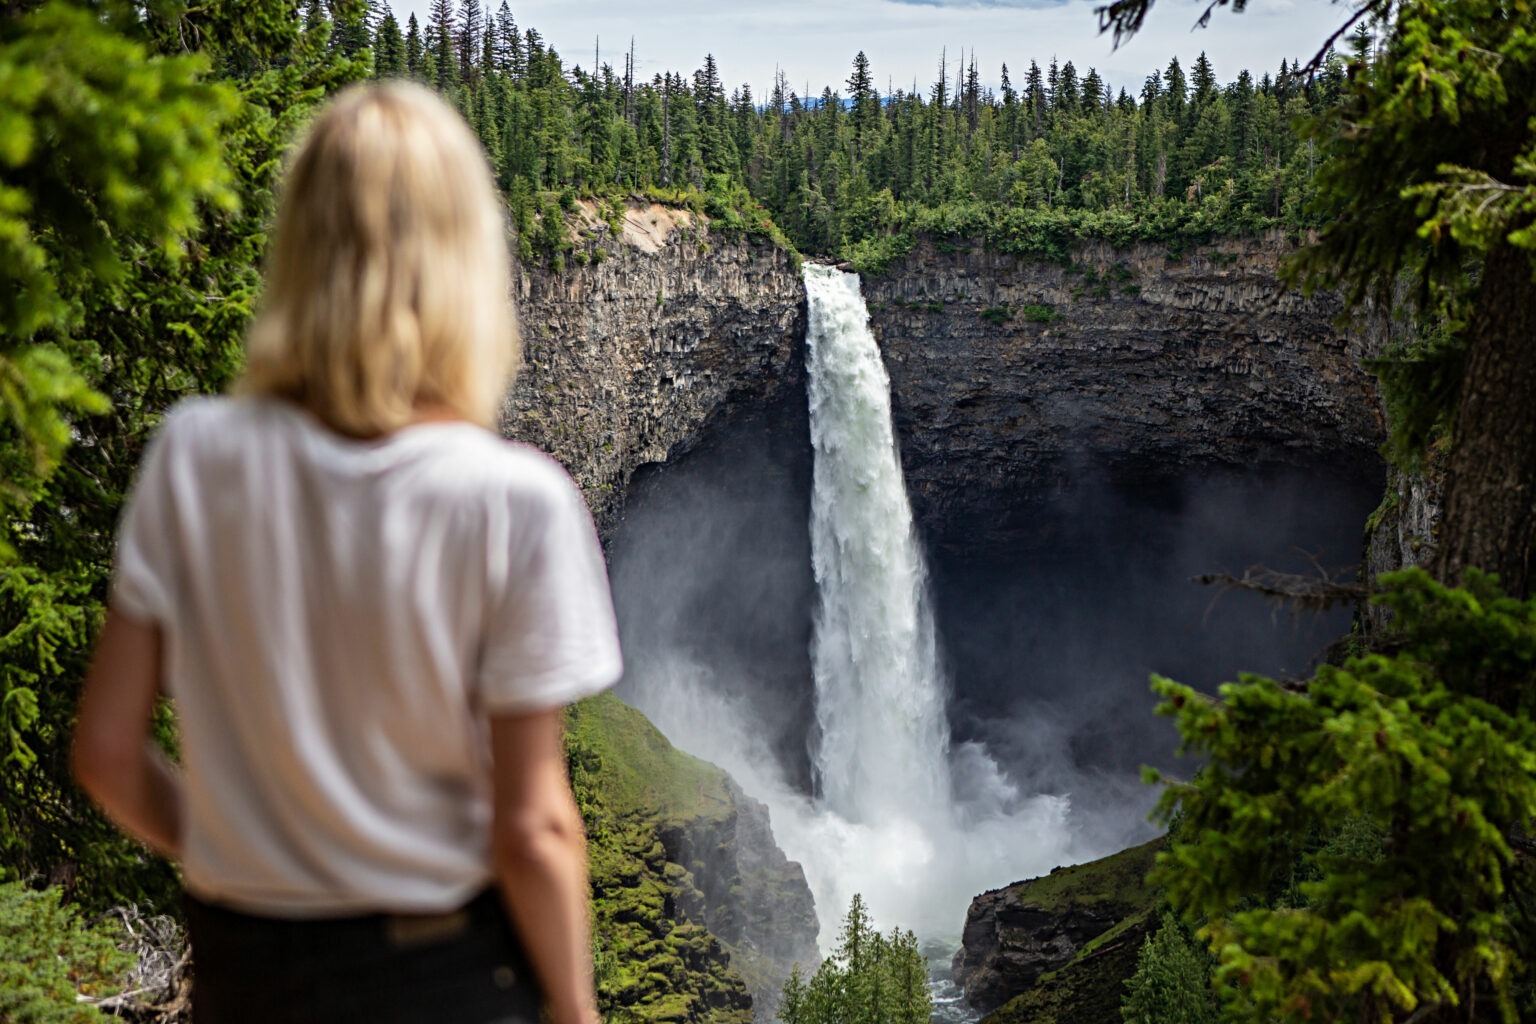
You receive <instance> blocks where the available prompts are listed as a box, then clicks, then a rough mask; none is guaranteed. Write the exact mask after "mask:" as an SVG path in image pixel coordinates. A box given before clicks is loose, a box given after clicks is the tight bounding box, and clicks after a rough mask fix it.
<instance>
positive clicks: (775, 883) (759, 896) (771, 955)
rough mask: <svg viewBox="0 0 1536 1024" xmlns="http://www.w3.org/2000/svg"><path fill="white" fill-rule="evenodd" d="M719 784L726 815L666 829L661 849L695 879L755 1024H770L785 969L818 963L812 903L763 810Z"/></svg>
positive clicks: (802, 874)
mask: <svg viewBox="0 0 1536 1024" xmlns="http://www.w3.org/2000/svg"><path fill="white" fill-rule="evenodd" d="M724 785H725V789H726V792H727V793H728V794H729V797H730V805H731V806H730V810H729V811H728V812H727V813H725V814H723V815H720V816H718V817H699V818H695V819H693V820H691V821H688V822H686V823H682V824H674V825H668V826H665V827H663V828H662V829H661V831H660V836H661V843H662V846H663V847H664V848H665V849H666V851H667V858H668V859H669V860H671V861H674V862H676V863H678V864H681V865H683V866H684V867H686V868H687V869H688V871H689V872H690V873H691V874H692V875H693V878H694V882H695V884H696V885H697V886H698V887H699V889H700V890H701V891H702V893H703V896H704V903H703V907H702V911H703V917H704V922H705V924H706V926H707V927H708V928H709V930H710V933H711V934H713V935H714V936H716V937H717V938H718V939H720V941H721V942H722V943H724V944H725V946H726V948H727V949H729V950H730V951H731V954H732V963H733V965H734V966H735V967H736V969H737V970H738V971H739V972H740V973H741V975H742V977H743V978H744V979H745V980H746V983H747V988H748V990H749V991H750V992H751V994H752V1004H753V1009H754V1011H755V1014H756V1019H757V1020H759V1021H769V1020H772V1019H773V1016H774V1011H775V1010H776V1009H777V1007H778V1003H779V987H780V986H781V985H782V984H783V981H784V978H785V977H787V976H788V973H789V969H790V968H791V967H793V966H794V965H795V964H796V963H799V964H801V965H803V966H806V967H808V968H809V967H810V966H811V965H814V964H816V963H819V962H820V959H821V957H820V954H819V952H818V951H817V947H816V935H817V923H816V903H815V901H814V900H813V899H812V898H811V891H810V889H809V888H808V887H807V885H806V882H805V872H804V871H802V870H801V868H800V865H799V864H797V863H795V862H794V861H791V860H789V859H788V858H787V857H785V856H784V851H782V850H780V849H779V847H778V845H777V843H775V841H774V838H773V830H772V828H771V827H770V825H769V821H768V808H767V807H766V806H765V805H764V804H762V803H761V802H759V801H757V800H754V799H753V798H752V797H750V796H748V795H747V794H746V793H744V792H742V790H741V787H739V786H737V785H736V783H735V782H734V781H732V780H731V779H730V778H729V777H726V779H725V781H724Z"/></svg>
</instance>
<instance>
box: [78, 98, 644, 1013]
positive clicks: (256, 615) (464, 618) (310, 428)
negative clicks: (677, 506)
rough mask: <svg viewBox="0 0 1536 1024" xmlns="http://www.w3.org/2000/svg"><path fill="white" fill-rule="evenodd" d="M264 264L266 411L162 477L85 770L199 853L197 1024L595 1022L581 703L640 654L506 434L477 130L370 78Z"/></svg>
mask: <svg viewBox="0 0 1536 1024" xmlns="http://www.w3.org/2000/svg"><path fill="white" fill-rule="evenodd" d="M269 261H270V269H269V273H268V280H267V288H266V294H265V298H264V305H263V309H262V311H261V313H260V315H259V316H258V318H257V320H256V323H255V325H254V326H253V327H252V329H251V333H250V338H249V352H248V356H249V361H248V370H247V374H246V377H245V380H244V382H243V385H242V387H241V388H240V393H239V394H238V395H236V396H234V397H226V398H208V399H199V400H194V401H189V402H186V403H183V404H181V405H179V406H177V407H176V408H175V409H174V410H172V412H171V413H170V414H169V415H168V416H167V417H166V419H165V422H164V423H163V425H162V426H161V428H160V430H159V432H158V434H157V436H156V437H155V439H154V440H153V441H152V443H151V444H150V446H149V448H148V450H147V452H146V454H145V456H144V461H143V464H142V465H141V466H140V469H139V478H138V481H137V483H136V485H135V488H134V491H133V494H132V495H131V496H130V499H129V502H128V505H127V508H126V509H125V511H124V513H123V518H122V522H121V525H120V533H119V538H118V552H117V565H116V571H115V576H114V581H113V589H112V593H111V597H110V600H109V606H108V614H107V620H106V624H105V627H104V628H103V630H102V634H101V638H100V641H99V643H98V646H97V650H96V656H95V660H94V663H93V665H92V667H91V670H90V673H89V675H88V678H87V679H86V683H85V690H84V695H83V697H82V701H81V705H80V713H79V721H78V726H77V733H76V739H75V748H74V765H75V771H76V775H77V777H78V778H79V780H80V782H81V784H82V785H83V786H84V787H85V789H86V790H87V791H88V792H89V793H90V794H91V795H92V796H93V797H94V798H95V799H96V800H97V801H98V802H99V803H100V805H101V806H102V808H103V809H104V810H105V811H106V812H107V813H108V814H109V815H111V816H112V817H113V818H114V819H115V820H116V821H118V822H119V823H120V824H121V825H122V827H123V828H125V829H127V830H128V831H129V832H131V833H133V834H134V835H136V836H138V837H139V838H140V839H142V840H143V841H144V842H145V843H146V844H148V845H149V846H151V847H153V848H154V849H156V850H158V851H160V852H162V853H164V854H166V855H167V856H171V857H175V858H177V859H179V860H180V861H181V864H182V866H183V870H184V876H185V882H186V889H187V893H188V903H187V913H188V924H189V928H190V930H191V935H192V940H193V948H194V951H195V956H196V979H195V983H194V995H193V1001H194V1015H195V1019H196V1020H197V1021H199V1022H200V1024H226V1022H231V1021H262V1022H264V1024H271V1022H281V1021H327V1022H331V1021H350V1020H359V1021H369V1022H377V1021H433V1022H437V1021H466V1022H467V1021H502V1020H506V1021H530V1022H531V1021H534V1020H536V1019H537V1018H538V1016H539V1011H540V1004H541V1002H542V1004H543V1005H544V1006H545V1007H546V1008H547V1010H548V1012H549V1013H550V1014H551V1016H552V1018H553V1021H554V1022H555V1024H595V1022H596V1020H597V1013H596V1005H595V997H594V993H593V985H592V976H591V963H590V950H591V943H590V938H589V935H588V932H587V928H588V925H587V921H588V917H587V906H586V896H587V877H586V865H585V845H584V838H583V835H582V830H581V819H580V817H579V815H578V813H577V810H576V807H575V805H574V803H573V801H572V798H571V794H570V789H569V786H568V782H567V779H566V776H565V761H564V752H563V745H562V742H561V717H560V708H561V706H562V705H564V704H565V703H568V702H569V701H571V700H574V699H576V698H578V697H581V696H583V695H586V694H589V693H592V692H595V691H597V690H600V689H602V688H604V687H607V686H609V685H611V684H612V683H613V682H614V681H615V680H616V679H617V677H618V675H619V672H620V663H619V651H618V642H617V636H616V631H615V628H614V621H613V609H612V603H611V600H610V597H609V593H608V583H607V577H606V574H605V570H604V566H603V561H602V555H601V551H600V549H599V546H598V543H597V540H596V537H595V535H594V532H593V528H592V523H591V519H590V516H589V515H588V513H587V510H586V507H585V505H584V504H583V503H582V500H581V496H580V494H579V492H578V491H577V490H576V488H575V487H574V486H573V485H572V483H571V482H570V480H569V478H568V477H567V476H566V475H565V473H564V472H563V471H562V470H561V469H560V468H559V467H558V466H557V465H556V464H555V463H554V462H553V461H551V460H549V459H548V458H546V457H544V456H542V455H540V454H538V453H536V452H534V451H532V450H530V449H527V448H524V447H521V446H518V445H514V444H510V443H507V442H505V441H503V440H502V439H501V438H499V437H498V436H496V435H495V434H494V433H492V431H491V429H489V428H491V427H492V426H493V425H494V423H495V420H496V416H497V410H498V406H499V402H500V399H501V396H502V394H503V392H504V389H505V387H506V384H507V379H508V376H509V372H510V370H511V368H512V366H513V363H514V360H515V358H516V356H517V329H516V323H515V321H514V316H513V311H512V307H511V304H510V299H509V294H510V282H511V277H510V266H509V258H508V254H507V245H506V238H505V235H504V229H503V219H502V213H501V208H500V205H499V203H498V200H497V198H496V194H495V190H494V187H493V183H492V180H491V177H490V174H489V172H488V169H487V167H486V164H485V161H484V158H483V157H482V155H481V153H480V150H479V147H478V146H477V144H476V142H475V140H474V137H473V135H472V134H471V133H470V131H469V130H468V128H467V127H466V126H465V124H464V123H463V121H462V120H461V119H460V118H459V117H458V116H457V115H456V114H455V113H454V112H453V111H452V110H451V109H450V108H449V107H447V106H446V105H445V104H444V103H442V102H441V101H440V100H438V99H437V98H436V97H434V96H433V95H432V94H431V93H429V92H427V91H426V90H423V89H420V88H417V87H414V86H410V85H403V84H392V85H383V86H371V87H366V88H358V89H354V90H352V91H349V92H347V93H345V94H343V95H342V96H341V97H339V98H338V99H337V100H335V101H334V102H333V103H332V104H331V105H330V107H329V108H328V109H327V110H326V111H325V112H324V113H323V114H322V115H321V116H320V117H319V118H318V119H317V121H316V122H315V124H314V125H313V127H312V128H311V129H310V131H309V134H308V136H307V138H306V139H305V140H304V142H303V144H302V145H301V146H300V148H299V151H298V153H297V156H296V158H295V160H294V163H293V165H292V168H291V170H290V173H289V176H288V180H287V185H286V188H285V191H284V196H283V199H282V202H281V205H280V209H279V212H278V217H277V224H276V228H275V235H274V238H273V242H272V247H271V252H270V256H269ZM162 692H163V693H166V694H168V695H169V696H170V697H171V698H172V699H173V701H174V702H175V707H176V711H177V720H178V723H179V729H180V737H181V754H182V769H180V770H178V769H176V768H173V767H172V766H171V765H169V764H168V763H167V762H166V761H165V759H164V758H163V757H161V756H160V754H159V752H158V750H156V749H155V748H154V747H153V745H151V744H150V743H149V742H148V738H149V729H150V722H151V714H152V709H153V705H154V702H155V699H156V697H157V695H158V694H160V693H162Z"/></svg>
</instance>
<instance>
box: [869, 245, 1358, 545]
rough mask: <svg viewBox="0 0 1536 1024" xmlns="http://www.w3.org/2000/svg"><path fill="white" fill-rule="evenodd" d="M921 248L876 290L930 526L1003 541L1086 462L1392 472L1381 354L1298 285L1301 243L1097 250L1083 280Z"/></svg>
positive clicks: (914, 486) (911, 473) (1119, 466)
mask: <svg viewBox="0 0 1536 1024" xmlns="http://www.w3.org/2000/svg"><path fill="white" fill-rule="evenodd" d="M944 250H947V251H943V250H941V249H940V248H939V247H937V246H936V245H935V244H934V243H931V242H929V243H923V244H921V245H919V246H918V247H917V248H916V249H915V250H914V251H913V252H912V253H911V254H910V255H909V256H908V257H907V258H906V259H904V260H903V261H901V262H900V263H898V264H896V265H894V266H893V267H892V269H891V272H890V273H889V274H888V275H887V276H885V277H882V278H874V279H870V280H868V281H866V282H865V285H864V288H865V296H866V298H867V300H868V302H869V305H870V311H871V319H872V323H873V325H874V329H875V334H876V337H877V338H878V339H879V340H880V342H881V347H882V351H883V352H884V354H885V360H886V366H887V368H888V370H889V371H890V375H891V387H892V395H893V404H894V407H895V415H896V420H897V429H898V433H899V434H900V436H901V444H902V461H903V464H904V467H905V470H906V475H907V486H908V490H909V492H910V493H911V495H912V500H913V505H914V511H915V512H916V514H917V516H918V518H919V520H920V521H921V522H922V523H923V524H924V527H925V530H926V531H927V533H928V535H929V536H930V537H931V538H936V539H937V540H938V541H939V542H940V543H945V542H955V543H971V542H973V541H972V540H968V539H967V538H971V539H974V538H975V537H976V536H978V534H979V535H981V536H983V537H991V538H993V539H996V540H999V541H1003V540H1006V539H1007V536H1008V534H1009V532H1010V531H1015V530H1023V529H1027V522H1028V515H1027V513H1028V510H1029V506H1030V499H1031V495H1038V494H1040V493H1042V492H1043V491H1044V490H1045V489H1047V488H1049V487H1050V486H1051V483H1052V481H1053V480H1058V479H1061V478H1062V477H1063V475H1065V474H1069V473H1070V472H1071V471H1072V468H1073V466H1074V464H1076V463H1077V462H1079V461H1080V460H1082V459H1085V458H1088V459H1092V460H1094V461H1095V462H1096V463H1098V464H1099V465H1100V466H1103V467H1105V468H1107V469H1109V470H1110V471H1112V472H1114V473H1116V474H1118V475H1121V476H1127V475H1129V476H1133V477H1134V476H1136V475H1139V474H1148V473H1154V474H1155V473H1167V472H1169V471H1172V470H1176V469H1178V468H1180V467H1189V466H1208V465H1212V464H1226V465H1250V464H1254V463H1271V464H1276V463H1290V464H1295V465H1306V466H1312V465H1315V464H1316V463H1317V461H1318V460H1319V459H1324V460H1328V461H1331V462H1337V461H1338V460H1340V459H1345V460H1353V461H1355V462H1357V463H1358V464H1360V465H1361V466H1373V465H1375V464H1376V463H1377V461H1378V460H1377V456H1376V454H1375V453H1376V449H1377V447H1378V446H1379V445H1380V443H1381V439H1382V436H1383V427H1382V419H1381V413H1380V406H1379V402H1378V401H1377V398H1376V392H1375V388H1374V383H1373V380H1372V378H1371V377H1370V376H1369V374H1367V373H1366V372H1365V371H1364V369H1362V367H1361V365H1360V358H1361V356H1362V355H1363V353H1364V350H1365V346H1366V345H1367V344H1368V340H1367V339H1366V338H1365V337H1364V336H1362V335H1359V334H1357V333H1349V332H1344V331H1342V330H1340V329H1339V328H1337V327H1336V326H1335V325H1334V323H1333V319H1334V317H1335V316H1336V315H1337V314H1338V312H1339V304H1338V302H1337V300H1336V299H1335V298H1333V297H1331V296H1325V295H1323V296H1315V297H1311V298H1309V297H1305V296H1302V295H1300V294H1299V293H1296V292H1289V291H1285V290H1283V289H1282V288H1281V286H1280V284H1279V281H1278V278H1277V269H1278V264H1279V261H1280V259H1281V258H1282V257H1283V256H1284V254H1285V253H1286V252H1287V251H1288V246H1287V245H1286V243H1285V242H1284V240H1283V239H1280V238H1278V237H1273V238H1260V239H1238V240H1223V241H1219V242H1217V243H1214V244H1213V245H1211V246H1208V247H1204V248H1201V249H1198V250H1194V251H1191V252H1189V253H1185V254H1182V255H1176V254H1173V253H1170V252H1169V251H1168V250H1167V249H1166V248H1164V247H1157V246H1150V245H1140V246H1135V247H1132V248H1130V249H1113V248H1109V247H1107V246H1097V245H1089V246H1085V247H1083V248H1082V249H1080V250H1079V251H1078V252H1077V254H1076V256H1075V258H1074V261H1073V262H1072V263H1071V264H1070V265H1068V266H1063V265H1060V264H1051V263H1038V262H1028V261H1023V260H1020V259H1017V258H1015V257H1011V256H1006V255H1001V254H998V253H994V252H990V251H986V250H984V249H983V248H982V247H980V246H979V245H978V246H976V247H974V248H970V249H966V248H963V247H962V248H958V249H957V248H956V247H955V246H953V245H946V246H945V247H944Z"/></svg>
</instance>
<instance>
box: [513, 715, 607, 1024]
mask: <svg viewBox="0 0 1536 1024" xmlns="http://www.w3.org/2000/svg"><path fill="white" fill-rule="evenodd" d="M562 728H563V722H562V717H561V712H560V709H559V708H552V709H550V710H547V711H537V712H534V713H532V714H522V715H493V716H491V754H492V759H493V762H494V773H495V777H494V787H493V788H494V797H493V799H494V800H495V818H494V825H493V829H494V831H493V834H492V856H493V864H494V868H495V871H496V878H497V881H498V882H499V883H500V885H501V892H502V898H503V899H504V900H505V902H506V905H507V909H508V911H509V912H510V913H511V915H512V920H513V922H514V923H515V924H516V925H517V931H518V934H519V935H520V936H521V937H522V940H523V944H524V946H526V947H527V950H528V956H529V959H530V960H531V961H532V962H533V969H534V971H535V972H537V974H538V976H539V981H540V982H541V983H542V985H543V988H544V994H545V997H546V998H547V999H548V1001H549V1011H550V1013H551V1015H552V1017H553V1024H598V1015H597V994H596V992H595V990H594V989H593V984H592V941H591V935H590V933H589V928H588V923H587V912H588V911H587V893H588V881H587V840H586V835H585V833H584V832H583V831H582V826H581V814H580V813H579V812H578V811H577V809H576V801H575V800H574V799H573V798H572V796H571V787H570V782H569V781H568V780H567V778H566V774H565V745H564V743H563V741H562V732H561V730H562Z"/></svg>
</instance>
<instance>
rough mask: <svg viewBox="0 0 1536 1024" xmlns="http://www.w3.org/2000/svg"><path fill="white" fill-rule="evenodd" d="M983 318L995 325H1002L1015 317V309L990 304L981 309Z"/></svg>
mask: <svg viewBox="0 0 1536 1024" xmlns="http://www.w3.org/2000/svg"><path fill="white" fill-rule="evenodd" d="M981 318H982V319H983V320H985V321H986V322H987V323H989V324H991V325H992V326H994V327H1001V326H1003V324H1005V323H1007V322H1008V321H1009V320H1012V319H1013V310H1011V309H1009V308H1008V307H1007V306H988V307H987V308H986V309H984V310H982V311H981Z"/></svg>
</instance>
